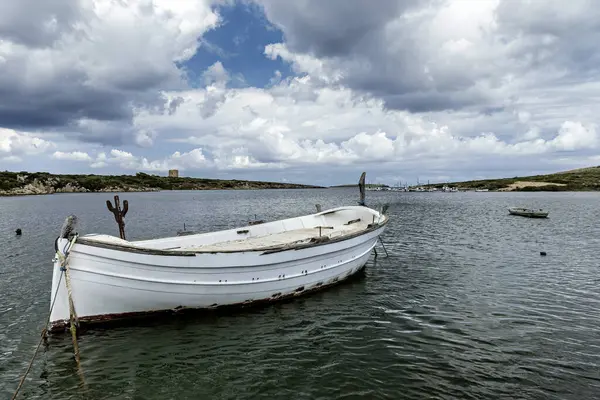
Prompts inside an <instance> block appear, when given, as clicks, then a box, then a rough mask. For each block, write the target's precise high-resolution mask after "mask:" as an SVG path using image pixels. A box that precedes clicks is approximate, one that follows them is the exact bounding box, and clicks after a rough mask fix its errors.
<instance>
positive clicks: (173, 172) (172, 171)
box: [169, 169, 179, 178]
mask: <svg viewBox="0 0 600 400" xmlns="http://www.w3.org/2000/svg"><path fill="white" fill-rule="evenodd" d="M169 178H179V170H178V169H170V170H169Z"/></svg>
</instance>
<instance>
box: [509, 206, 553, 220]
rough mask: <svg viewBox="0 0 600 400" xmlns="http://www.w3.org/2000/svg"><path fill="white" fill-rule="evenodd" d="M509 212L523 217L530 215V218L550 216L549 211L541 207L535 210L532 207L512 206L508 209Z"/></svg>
mask: <svg viewBox="0 0 600 400" xmlns="http://www.w3.org/2000/svg"><path fill="white" fill-rule="evenodd" d="M508 212H509V213H510V214H511V215H519V216H521V217H529V218H546V217H548V211H544V210H542V209H541V208H540V209H538V210H534V209H531V208H523V207H511V208H509V209H508Z"/></svg>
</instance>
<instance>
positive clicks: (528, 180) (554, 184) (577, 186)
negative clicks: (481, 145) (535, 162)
mask: <svg viewBox="0 0 600 400" xmlns="http://www.w3.org/2000/svg"><path fill="white" fill-rule="evenodd" d="M449 185H450V186H456V187H458V188H459V189H466V190H469V189H472V190H474V189H489V190H497V191H598V190H600V166H596V167H588V168H579V169H574V170H570V171H563V172H556V173H553V174H547V175H533V176H522V177H517V176H516V177H514V178H501V179H483V180H475V181H466V182H452V183H449ZM429 186H430V187H437V186H439V187H442V186H443V184H436V185H429Z"/></svg>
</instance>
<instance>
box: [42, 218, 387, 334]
mask: <svg viewBox="0 0 600 400" xmlns="http://www.w3.org/2000/svg"><path fill="white" fill-rule="evenodd" d="M384 228H385V227H384V225H382V226H381V227H378V228H377V229H373V230H370V231H367V232H365V233H364V234H362V235H357V236H355V237H351V238H348V239H345V240H340V241H334V242H332V243H323V244H318V245H315V246H310V247H306V248H299V249H290V250H284V251H277V252H265V251H243V252H233V253H196V254H193V255H189V254H188V255H185V256H182V255H154V254H140V253H134V252H126V251H119V250H115V249H106V248H102V247H96V246H91V245H85V244H79V243H76V244H75V246H73V248H72V250H71V253H70V256H69V275H70V281H71V287H72V297H73V303H74V305H75V311H76V313H77V315H78V317H79V320H80V322H84V323H85V322H87V323H94V322H104V321H107V320H112V319H123V318H129V317H133V316H136V315H148V314H151V313H160V312H164V311H171V310H181V309H215V308H220V307H230V306H243V305H251V304H256V303H262V302H265V301H269V302H271V301H277V300H281V299H284V298H289V297H291V296H298V295H303V294H306V293H308V292H312V291H316V290H320V289H322V288H325V287H327V286H330V285H332V284H335V283H337V282H340V281H342V280H344V279H346V278H349V277H350V276H352V275H354V274H355V273H357V272H359V271H360V270H361V269H363V267H364V266H365V264H366V263H367V261H368V259H369V257H370V254H371V251H372V249H373V247H374V246H375V244H376V242H377V239H378V237H379V235H381V234H382V233H383V231H384ZM61 240H62V241H64V240H66V239H61ZM63 244H64V243H60V244H59V245H63ZM55 293H56V296H55V295H54V294H55ZM51 304H54V306H53V307H52V310H51V318H50V320H51V326H50V329H51V330H53V331H56V330H60V329H64V328H65V327H66V326H68V320H69V307H68V294H67V288H66V282H65V276H64V274H63V272H62V271H61V266H60V265H59V263H58V262H55V264H54V273H53V285H52V298H51Z"/></svg>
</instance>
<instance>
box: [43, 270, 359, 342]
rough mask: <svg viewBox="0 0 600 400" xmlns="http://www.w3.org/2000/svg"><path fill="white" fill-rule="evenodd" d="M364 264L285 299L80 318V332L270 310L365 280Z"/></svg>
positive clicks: (57, 329) (57, 325)
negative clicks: (200, 316)
mask: <svg viewBox="0 0 600 400" xmlns="http://www.w3.org/2000/svg"><path fill="white" fill-rule="evenodd" d="M366 265H367V264H366V263H365V264H364V265H363V266H362V267H360V268H359V269H358V270H357V271H356V272H352V273H351V274H349V275H346V276H345V277H342V278H341V279H339V280H332V281H331V282H329V283H327V284H323V285H319V286H317V287H313V288H310V289H306V290H302V291H295V292H293V293H289V294H287V295H281V296H272V297H270V298H266V299H260V300H254V301H252V302H244V303H238V304H229V305H220V306H216V307H209V308H190V307H179V308H175V309H169V310H155V311H143V312H130V313H122V314H106V315H95V316H91V317H83V318H79V328H80V329H82V330H83V331H85V330H88V329H93V328H103V327H114V326H123V325H125V326H127V325H131V324H135V323H136V322H138V321H143V320H153V321H154V320H158V319H161V318H171V317H174V316H186V315H199V314H200V315H201V314H213V315H214V314H220V313H227V312H232V313H233V312H236V311H242V310H248V309H257V308H260V307H266V306H270V305H272V304H275V303H278V304H280V303H285V302H286V301H293V299H296V298H299V297H306V296H310V295H311V294H314V293H317V292H322V291H324V290H326V289H328V288H331V287H333V286H337V285H341V284H344V283H346V282H350V281H351V280H353V279H360V277H361V276H364V274H363V273H364V271H365V268H366ZM68 329H69V320H60V321H55V322H54V323H53V324H52V325H51V326H50V328H49V329H48V332H49V333H63V332H67V330H68Z"/></svg>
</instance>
